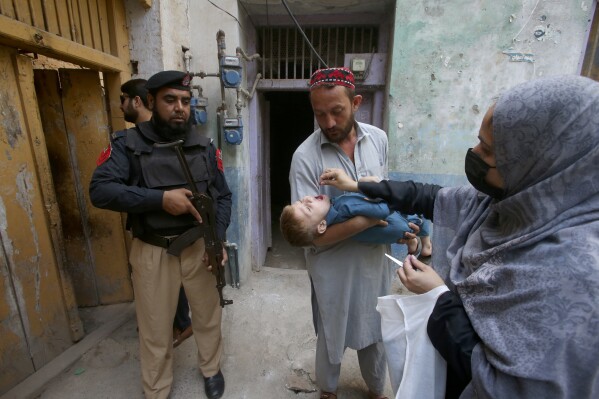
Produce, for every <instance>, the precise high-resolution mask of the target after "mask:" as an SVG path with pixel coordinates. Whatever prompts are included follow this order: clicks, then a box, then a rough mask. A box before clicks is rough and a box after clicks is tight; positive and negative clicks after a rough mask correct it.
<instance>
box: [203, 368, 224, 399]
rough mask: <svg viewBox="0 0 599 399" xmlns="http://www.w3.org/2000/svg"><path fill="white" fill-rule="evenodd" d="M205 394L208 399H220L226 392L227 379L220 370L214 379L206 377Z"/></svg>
mask: <svg viewBox="0 0 599 399" xmlns="http://www.w3.org/2000/svg"><path fill="white" fill-rule="evenodd" d="M204 392H206V396H207V397H208V399H219V398H220V397H221V396H223V393H224V392H225V377H224V376H223V373H221V371H220V370H218V373H216V375H213V376H212V377H208V378H206V377H204Z"/></svg>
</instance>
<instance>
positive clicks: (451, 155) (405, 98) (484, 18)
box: [388, 0, 595, 185]
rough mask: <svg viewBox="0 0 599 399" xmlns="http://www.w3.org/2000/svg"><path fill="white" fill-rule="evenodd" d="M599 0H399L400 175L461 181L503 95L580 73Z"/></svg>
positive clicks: (394, 114) (395, 141)
mask: <svg viewBox="0 0 599 399" xmlns="http://www.w3.org/2000/svg"><path fill="white" fill-rule="evenodd" d="M594 7H595V1H591V0H582V1H580V0H575V1H572V0H569V1H564V0H505V1H500V2H499V1H493V0H477V1H471V0H452V1H449V0H424V1H422V2H418V4H416V5H415V4H414V2H412V1H408V0H397V4H396V15H395V32H394V40H393V43H394V45H393V58H392V61H391V74H390V78H389V98H388V100H389V101H388V108H389V119H388V122H389V142H390V156H389V168H390V171H391V175H392V177H394V178H400V179H405V178H413V179H416V180H419V181H428V182H435V183H439V184H443V185H456V184H461V183H463V182H465V181H466V179H465V176H464V172H463V169H464V156H465V154H466V149H467V148H468V147H473V146H474V145H475V144H476V136H477V132H478V127H479V126H480V122H481V120H482V117H483V115H484V113H485V112H486V110H487V108H488V107H489V105H490V104H491V103H492V100H493V98H494V97H496V96H497V95H499V94H500V93H501V92H502V90H505V89H507V88H510V87H512V86H514V85H516V84H517V83H520V82H523V81H527V80H530V79H534V78H538V77H541V76H548V75H556V74H578V73H579V70H580V64H581V60H582V57H583V55H584V50H585V46H586V42H587V36H588V30H589V28H590V21H591V19H592V15H593V11H594Z"/></svg>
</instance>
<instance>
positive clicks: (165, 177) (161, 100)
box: [90, 71, 231, 399]
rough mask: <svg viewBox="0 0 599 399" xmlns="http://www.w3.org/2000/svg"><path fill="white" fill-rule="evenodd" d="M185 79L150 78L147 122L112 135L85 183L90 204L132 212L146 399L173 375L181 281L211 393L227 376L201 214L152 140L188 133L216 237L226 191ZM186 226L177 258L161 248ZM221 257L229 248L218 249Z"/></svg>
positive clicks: (223, 220)
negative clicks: (195, 125)
mask: <svg viewBox="0 0 599 399" xmlns="http://www.w3.org/2000/svg"><path fill="white" fill-rule="evenodd" d="M190 83H191V77H190V76H189V75H188V74H186V73H184V72H179V71H164V72H159V73H157V74H155V75H153V76H152V77H150V79H148V82H147V88H148V105H149V107H150V109H151V110H152V119H151V120H150V121H147V122H142V123H140V124H138V125H137V126H136V127H135V128H133V129H128V130H123V131H119V132H116V133H115V134H114V135H113V138H112V140H111V143H110V145H109V146H108V148H107V149H106V150H104V151H103V153H102V154H101V155H100V158H99V159H98V161H97V165H98V167H97V168H96V170H95V172H94V174H93V176H92V181H91V184H90V197H91V201H92V203H93V204H94V205H95V206H97V207H99V208H104V209H110V210H113V211H117V212H127V213H128V223H127V224H128V226H129V227H130V228H131V230H132V232H133V237H134V238H133V242H132V245H131V253H130V254H129V262H130V263H131V266H132V276H133V277H132V278H133V289H134V292H135V306H136V312H137V323H138V327H139V342H140V361H141V371H142V383H143V389H144V392H145V395H146V398H152V399H153V398H167V397H168V395H169V392H170V388H171V384H172V381H173V372H172V364H173V358H172V350H173V345H172V339H173V337H172V329H171V325H170V324H171V321H172V320H173V316H174V314H175V308H176V306H177V298H178V294H179V287H180V286H181V284H182V285H183V287H184V288H185V292H186V293H187V296H188V299H189V305H190V307H191V312H192V314H193V323H192V327H193V333H194V334H193V335H194V337H195V340H196V344H197V346H198V367H199V369H200V371H201V373H202V375H203V377H204V390H205V392H206V396H207V397H208V398H210V399H214V398H220V397H221V396H222V394H223V392H224V388H225V381H224V377H223V374H222V373H221V371H220V360H221V356H222V336H221V310H222V309H221V307H220V306H219V295H218V291H217V289H216V288H215V280H214V277H213V275H212V273H211V272H210V268H211V267H214V266H215V265H208V264H207V262H208V261H207V257H205V250H204V239H203V238H202V237H203V232H202V230H201V225H200V224H199V223H198V222H199V221H201V217H200V215H199V213H198V212H197V210H196V209H195V208H194V207H193V205H192V203H191V201H190V200H189V196H190V195H191V191H190V190H189V189H188V188H187V183H186V180H185V177H184V173H183V171H182V170H181V168H180V164H179V162H178V160H177V157H176V153H175V151H173V149H172V148H168V147H167V148H165V147H156V146H155V145H154V144H156V143H165V142H173V141H175V140H184V144H183V151H184V153H185V157H186V159H187V161H188V163H189V165H190V168H191V169H192V174H193V178H194V180H195V182H196V186H197V187H198V190H199V191H200V192H206V193H208V194H209V195H210V196H211V197H212V198H213V200H214V202H215V206H216V230H217V234H218V236H219V238H220V239H222V240H224V239H225V231H226V229H227V227H228V225H229V222H230V218H231V191H230V190H229V187H228V185H227V182H226V180H225V177H224V174H223V170H222V164H221V163H217V156H216V149H215V147H214V146H213V145H212V143H211V140H210V139H209V138H206V137H203V136H200V135H199V134H197V133H194V132H193V131H192V129H191V120H190V100H191V89H190V87H191V86H190ZM182 233H186V234H185V237H186V241H187V240H188V239H189V237H190V236H191V237H192V238H194V239H195V238H196V237H197V239H195V240H191V241H192V242H190V243H189V245H188V246H187V247H185V248H184V249H183V250H182V251H181V252H180V254H179V255H177V256H175V255H171V254H169V253H167V250H168V248H169V246H170V245H171V244H172V242H173V241H175V240H176V239H177V238H178V237H179V236H180V235H181V234H182ZM223 258H224V259H225V260H226V252H224V251H223Z"/></svg>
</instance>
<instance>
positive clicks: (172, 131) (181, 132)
mask: <svg viewBox="0 0 599 399" xmlns="http://www.w3.org/2000/svg"><path fill="white" fill-rule="evenodd" d="M152 122H153V123H154V129H155V130H156V133H158V135H159V136H160V137H162V138H163V139H165V140H166V141H175V140H184V139H185V138H186V137H187V133H188V132H189V130H190V129H191V125H192V121H191V118H188V119H187V122H185V123H171V122H169V121H167V120H165V119H162V118H161V117H160V115H159V114H158V112H156V111H153V112H152Z"/></svg>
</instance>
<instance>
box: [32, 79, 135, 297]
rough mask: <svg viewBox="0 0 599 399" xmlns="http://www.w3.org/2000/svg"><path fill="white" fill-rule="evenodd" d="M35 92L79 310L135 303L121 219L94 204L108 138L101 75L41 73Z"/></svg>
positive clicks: (118, 215) (114, 213) (119, 216)
mask: <svg viewBox="0 0 599 399" xmlns="http://www.w3.org/2000/svg"><path fill="white" fill-rule="evenodd" d="M35 73H36V90H37V93H38V100H39V102H40V112H41V114H42V121H43V125H44V132H45V137H46V142H47V147H48V153H49V158H50V164H51V166H52V175H53V178H54V185H55V188H56V193H57V194H56V195H57V197H58V199H59V201H58V202H59V207H60V214H61V220H62V223H63V232H64V245H65V252H66V260H67V269H68V270H69V274H70V276H71V278H72V280H73V286H74V289H75V295H76V298H77V303H78V304H79V306H96V305H100V304H110V303H117V302H123V301H130V300H132V299H133V292H132V289H131V281H130V277H129V276H130V275H129V270H128V263H127V251H126V248H125V236H124V232H123V229H122V223H121V215H120V214H119V213H116V212H111V211H106V210H100V209H97V208H95V207H94V206H93V205H91V202H90V200H89V195H88V190H89V182H90V179H91V176H92V173H93V171H94V169H95V167H96V162H95V161H96V159H97V157H98V155H99V154H100V152H101V151H102V149H104V148H105V147H106V145H107V144H108V140H109V133H110V132H109V125H108V116H107V112H106V105H105V100H104V94H103V89H102V87H101V82H100V77H99V74H98V72H95V71H91V70H82V69H76V70H71V69H60V70H59V72H58V73H57V72H56V71H51V70H37V71H36V72H35Z"/></svg>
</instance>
